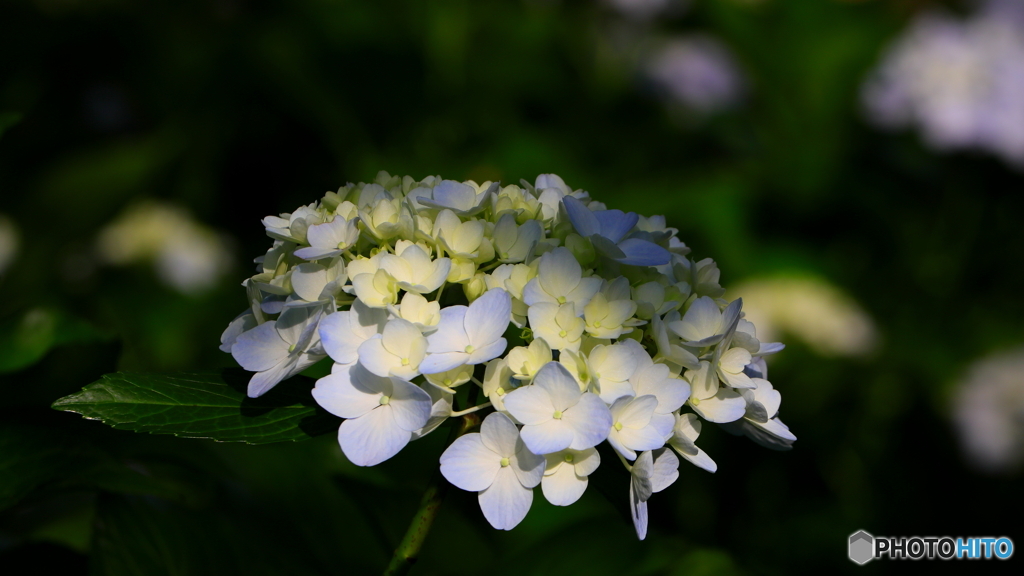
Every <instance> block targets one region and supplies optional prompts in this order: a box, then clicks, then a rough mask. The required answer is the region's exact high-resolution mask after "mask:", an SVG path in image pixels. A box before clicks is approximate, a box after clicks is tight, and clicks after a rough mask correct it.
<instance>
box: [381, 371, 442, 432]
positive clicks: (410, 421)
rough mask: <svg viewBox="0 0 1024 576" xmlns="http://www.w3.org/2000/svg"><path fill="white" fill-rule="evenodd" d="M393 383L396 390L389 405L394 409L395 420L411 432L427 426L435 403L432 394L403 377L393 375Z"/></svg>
mask: <svg viewBox="0 0 1024 576" xmlns="http://www.w3.org/2000/svg"><path fill="white" fill-rule="evenodd" d="M391 383H392V385H393V386H394V391H393V392H392V393H391V402H390V403H389V404H388V405H389V406H391V407H392V408H393V409H394V416H395V422H396V423H397V424H398V426H399V427H401V428H402V429H404V430H408V431H410V432H412V431H415V430H419V429H420V428H423V427H424V426H426V424H427V420H429V419H430V408H431V406H432V404H433V403H432V402H431V400H430V394H427V391H426V390H424V389H423V388H420V387H419V386H417V385H415V384H412V383H410V382H407V381H405V380H402V379H401V378H395V377H392V378H391Z"/></svg>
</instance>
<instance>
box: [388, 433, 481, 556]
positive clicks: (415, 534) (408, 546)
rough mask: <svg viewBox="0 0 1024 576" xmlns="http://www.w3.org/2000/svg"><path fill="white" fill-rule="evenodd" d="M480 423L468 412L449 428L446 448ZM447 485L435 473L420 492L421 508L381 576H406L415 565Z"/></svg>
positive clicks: (446, 482) (439, 475)
mask: <svg viewBox="0 0 1024 576" xmlns="http://www.w3.org/2000/svg"><path fill="white" fill-rule="evenodd" d="M479 424H480V416H478V415H477V414H474V413H470V414H466V415H464V416H462V422H460V423H459V424H458V425H457V426H453V427H452V432H451V435H450V436H449V437H448V445H450V444H451V443H452V442H454V441H455V440H456V439H457V438H458V437H459V436H462V435H463V434H465V433H466V432H469V431H470V430H472V429H473V428H475V427H476V426H478V425H479ZM449 486H450V484H448V481H447V480H445V479H444V477H443V476H442V475H441V471H440V469H438V470H435V471H434V476H433V478H431V480H430V484H429V485H428V486H427V490H426V491H425V492H424V493H423V498H421V499H420V507H419V509H418V510H417V511H416V515H415V516H413V517H412V522H410V523H409V528H408V529H406V531H405V536H404V537H403V538H402V542H401V543H399V544H398V548H396V549H395V553H394V554H392V556H391V562H390V563H388V567H387V570H385V571H384V576H398V575H400V574H407V573H408V572H409V569H410V568H412V565H413V564H415V563H416V560H417V559H418V558H419V555H420V549H421V548H423V541H424V540H426V538H427V533H429V532H430V527H431V525H433V524H434V518H436V517H437V513H438V511H439V510H440V509H441V502H442V501H444V496H445V494H446V493H447V492H448V488H449Z"/></svg>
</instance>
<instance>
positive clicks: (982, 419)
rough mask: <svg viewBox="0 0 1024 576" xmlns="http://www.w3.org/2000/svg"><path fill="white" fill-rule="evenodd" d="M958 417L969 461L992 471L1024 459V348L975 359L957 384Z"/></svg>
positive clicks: (955, 412) (955, 407) (955, 404)
mask: <svg viewBox="0 0 1024 576" xmlns="http://www.w3.org/2000/svg"><path fill="white" fill-rule="evenodd" d="M953 421H954V422H955V423H956V427H957V432H958V433H959V436H960V442H961V444H962V446H963V449H964V452H965V453H966V455H967V458H968V459H969V461H970V462H971V463H972V464H973V465H974V466H976V467H977V468H980V469H982V470H984V471H987V472H1000V471H1007V470H1011V469H1013V468H1015V467H1017V466H1019V465H1020V464H1021V462H1024V348H1018V349H1016V350H1013V351H1010V352H1005V353H1002V354H995V355H992V356H989V357H987V358H983V359H981V360H978V361H976V362H974V364H972V365H971V367H970V369H969V370H968V372H967V376H966V377H965V378H964V379H963V380H962V381H961V382H960V383H959V384H958V385H957V388H956V392H955V395H954V400H953Z"/></svg>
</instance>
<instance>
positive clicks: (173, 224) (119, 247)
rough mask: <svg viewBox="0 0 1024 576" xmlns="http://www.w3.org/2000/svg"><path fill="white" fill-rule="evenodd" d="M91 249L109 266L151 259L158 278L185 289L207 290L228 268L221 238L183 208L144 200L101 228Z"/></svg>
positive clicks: (227, 252)
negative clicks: (94, 246)
mask: <svg viewBox="0 0 1024 576" xmlns="http://www.w3.org/2000/svg"><path fill="white" fill-rule="evenodd" d="M96 249H97V251H98V252H99V256H100V258H101V259H102V260H103V261H105V262H107V263H108V264H113V265H118V266H123V265H127V264H134V263H138V262H152V263H153V264H154V265H155V266H156V271H157V275H158V276H159V278H160V280H162V281H163V282H164V283H165V284H167V285H169V286H171V287H172V288H174V289H176V290H178V291H180V292H185V293H196V292H202V291H203V290H207V289H209V288H212V287H213V286H214V285H216V283H217V282H218V280H219V279H220V277H221V275H222V274H223V273H224V272H225V271H226V270H228V269H230V263H231V255H230V252H229V250H228V248H227V246H226V244H225V242H224V240H223V239H222V238H221V237H220V236H219V235H218V234H217V233H216V232H214V231H213V230H212V229H210V228H208V227H206V226H204V225H203V224H201V223H199V222H197V221H196V220H195V219H193V218H192V216H191V215H189V214H188V213H187V212H185V211H184V210H183V209H181V208H179V207H176V206H172V205H169V204H162V203H157V202H147V203H143V204H138V205H136V206H133V207H131V208H129V209H128V210H126V211H125V212H124V213H123V214H121V216H119V217H118V218H117V219H116V220H114V221H113V222H111V223H110V224H108V225H107V226H106V227H105V228H104V229H103V230H101V231H100V235H99V238H98V239H97V243H96Z"/></svg>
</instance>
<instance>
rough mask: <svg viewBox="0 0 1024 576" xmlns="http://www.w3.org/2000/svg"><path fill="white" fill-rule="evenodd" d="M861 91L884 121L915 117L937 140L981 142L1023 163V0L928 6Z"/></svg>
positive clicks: (949, 145) (891, 123)
mask: <svg viewBox="0 0 1024 576" xmlns="http://www.w3.org/2000/svg"><path fill="white" fill-rule="evenodd" d="M862 96H863V101H864V106H865V109H866V111H867V114H868V117H869V119H870V120H871V121H872V122H874V123H875V124H877V125H879V126H881V127H886V128H902V127H906V126H910V125H917V126H919V127H920V128H921V130H922V134H923V137H924V140H925V142H926V143H927V144H928V145H930V146H932V147H933V148H936V149H939V150H947V149H956V148H978V149H982V150H987V151H989V152H992V153H995V154H996V155H998V156H1001V157H1002V158H1004V159H1005V160H1006V161H1008V162H1010V163H1011V164H1015V165H1017V166H1020V167H1024V2H1020V1H1019V0H993V1H989V2H986V3H984V4H983V5H982V7H981V9H980V10H979V11H978V12H977V13H976V14H975V15H974V16H972V17H970V18H968V19H965V20H961V19H958V18H955V17H953V16H951V15H949V14H946V13H942V12H937V11H929V12H926V13H923V14H922V15H920V16H918V17H917V19H916V20H914V22H913V23H911V25H910V26H909V27H908V28H907V30H906V31H905V32H904V33H903V35H902V36H901V37H900V38H899V39H897V40H896V42H895V43H894V44H893V45H892V46H891V47H890V49H889V51H888V52H887V54H886V55H885V57H884V58H883V60H882V63H881V64H880V65H879V66H878V68H877V69H876V70H875V71H874V72H873V73H872V74H871V76H870V77H869V79H868V80H867V82H866V83H865V84H864V86H863V90H862Z"/></svg>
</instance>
